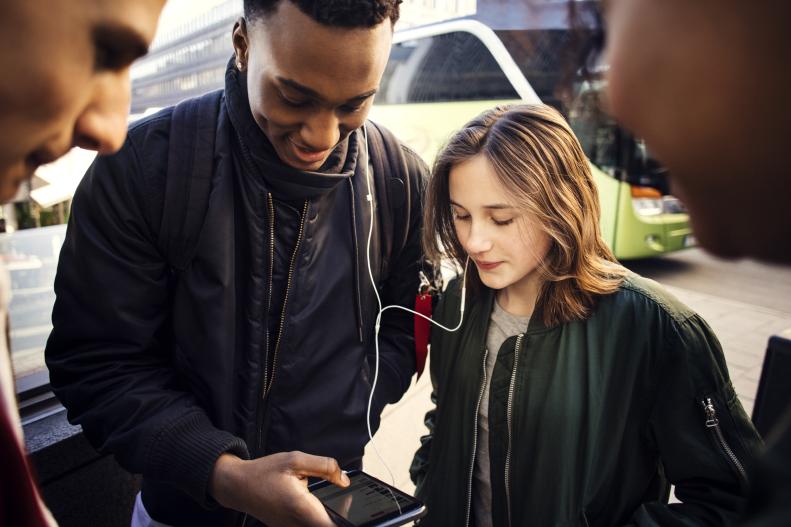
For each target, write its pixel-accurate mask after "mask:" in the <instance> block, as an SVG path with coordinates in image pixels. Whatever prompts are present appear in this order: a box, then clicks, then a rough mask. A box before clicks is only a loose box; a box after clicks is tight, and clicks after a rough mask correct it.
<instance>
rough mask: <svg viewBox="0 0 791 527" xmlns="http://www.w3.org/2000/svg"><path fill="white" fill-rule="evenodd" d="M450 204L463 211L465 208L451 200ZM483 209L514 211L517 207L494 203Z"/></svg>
mask: <svg viewBox="0 0 791 527" xmlns="http://www.w3.org/2000/svg"><path fill="white" fill-rule="evenodd" d="M450 204H451V205H455V206H456V207H461V208H462V209H463V208H464V206H462V205H459V204H458V203H456V202H455V201H453V200H450ZM483 208H484V209H489V210H504V209H513V208H516V207H514V206H513V205H509V204H508V203H493V204H491V205H484V206H483Z"/></svg>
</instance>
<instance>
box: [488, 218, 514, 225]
mask: <svg viewBox="0 0 791 527" xmlns="http://www.w3.org/2000/svg"><path fill="white" fill-rule="evenodd" d="M492 221H493V222H494V224H495V225H499V226H504V225H510V224H512V223H513V222H514V219H513V218H509V219H507V220H496V219H494V218H492Z"/></svg>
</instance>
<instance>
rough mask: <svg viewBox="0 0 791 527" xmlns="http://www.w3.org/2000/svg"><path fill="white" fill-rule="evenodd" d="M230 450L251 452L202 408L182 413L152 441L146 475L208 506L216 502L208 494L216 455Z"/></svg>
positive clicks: (239, 453) (242, 455)
mask: <svg viewBox="0 0 791 527" xmlns="http://www.w3.org/2000/svg"><path fill="white" fill-rule="evenodd" d="M226 452H228V453H231V454H234V455H236V456H239V457H240V458H242V459H249V458H250V454H249V452H248V450H247V445H246V444H245V442H244V441H243V440H242V439H240V438H238V437H236V436H234V435H233V434H230V433H228V432H226V431H224V430H219V429H217V428H216V427H215V426H214V425H212V423H211V421H209V418H208V417H207V416H206V414H204V413H203V412H200V411H196V412H192V413H189V414H187V415H184V416H182V417H180V418H179V419H177V420H175V421H173V422H172V423H170V424H169V425H168V426H166V427H164V428H163V429H162V430H160V432H159V433H158V434H157V435H156V437H154V439H153V440H152V441H151V444H150V445H149V448H148V453H147V456H146V468H147V470H146V472H145V473H144V476H146V477H151V478H152V479H157V480H160V481H164V482H167V483H171V484H173V485H175V486H176V487H178V488H179V489H181V490H182V491H184V492H186V493H187V494H188V495H189V496H190V497H191V498H192V499H194V500H195V501H196V502H198V503H199V504H200V505H201V506H203V507H205V508H214V507H215V506H216V502H215V501H214V500H213V499H211V497H210V496H209V492H208V490H209V478H210V477H211V473H212V470H213V468H214V464H215V463H216V462H217V458H219V457H220V455H222V454H224V453H226Z"/></svg>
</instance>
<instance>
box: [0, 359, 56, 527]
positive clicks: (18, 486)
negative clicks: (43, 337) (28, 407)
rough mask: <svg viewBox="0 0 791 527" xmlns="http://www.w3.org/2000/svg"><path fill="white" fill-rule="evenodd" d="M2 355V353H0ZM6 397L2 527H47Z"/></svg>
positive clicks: (0, 429)
mask: <svg viewBox="0 0 791 527" xmlns="http://www.w3.org/2000/svg"><path fill="white" fill-rule="evenodd" d="M0 353H3V350H0ZM6 408H8V406H7V405H6V401H5V400H4V397H3V393H2V392H0V459H2V462H3V476H2V477H0V524H2V525H24V526H25V527H33V526H41V527H45V526H46V525H48V523H47V520H46V519H45V516H44V513H43V512H42V510H41V507H40V506H39V500H38V497H37V495H36V494H37V493H36V487H35V481H34V479H33V475H32V474H31V471H30V467H29V465H28V462H27V457H26V456H25V452H24V451H23V450H22V448H21V446H20V445H19V443H18V442H17V437H16V435H15V434H14V428H13V425H12V423H11V417H10V416H9V415H7V414H6V412H5V410H6Z"/></svg>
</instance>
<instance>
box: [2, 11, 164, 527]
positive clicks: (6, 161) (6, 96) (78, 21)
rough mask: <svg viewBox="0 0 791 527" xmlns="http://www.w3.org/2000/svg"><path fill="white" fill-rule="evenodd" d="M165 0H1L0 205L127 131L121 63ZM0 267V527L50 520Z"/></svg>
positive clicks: (125, 72)
mask: <svg viewBox="0 0 791 527" xmlns="http://www.w3.org/2000/svg"><path fill="white" fill-rule="evenodd" d="M163 4H164V0H145V1H139V0H87V1H85V2H80V3H79V5H75V3H74V2H70V1H68V0H41V1H36V2H29V1H25V0H4V1H3V2H2V3H0V39H1V42H2V45H0V67H2V70H3V72H4V74H3V75H2V76H0V203H5V202H8V201H9V200H11V199H12V198H13V197H14V196H15V195H16V193H17V191H18V190H19V186H20V185H21V184H22V183H23V182H24V181H26V180H28V179H29V178H30V177H31V176H32V175H33V172H34V171H35V170H36V168H37V167H38V166H39V165H41V164H44V163H48V162H50V161H54V160H55V159H57V158H58V157H60V156H62V155H63V154H65V153H66V152H67V151H68V150H69V149H71V148H72V147H73V146H80V147H83V148H88V149H92V150H97V151H98V152H99V153H100V154H109V153H112V152H114V151H116V150H118V148H120V146H121V143H122V142H123V138H124V137H125V135H126V116H127V114H128V112H129V66H130V64H131V63H132V61H133V60H134V59H136V58H137V57H139V56H141V55H143V54H144V53H145V52H146V49H147V48H148V45H149V44H150V42H151V40H152V39H153V38H154V32H155V30H156V24H157V19H158V17H159V13H160V11H161V10H162V6H163ZM9 297H10V282H9V280H8V274H7V272H6V270H5V268H4V267H1V266H0V335H3V337H2V338H0V456H2V459H3V476H2V478H0V524H2V525H25V526H41V525H50V524H52V523H53V521H52V518H51V517H50V514H49V512H48V511H47V510H46V508H45V507H44V506H43V505H42V504H41V499H40V497H39V495H38V492H37V490H36V487H35V484H34V483H33V479H32V477H31V476H30V470H29V468H28V464H27V460H26V458H25V453H24V449H23V441H22V429H21V427H20V424H19V416H18V414H17V410H16V399H15V393H14V379H13V375H12V372H11V364H10V357H9V355H8V347H7V340H6V337H5V335H7V333H6V330H7V328H6V321H7V316H8V313H7V308H8V301H9Z"/></svg>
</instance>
